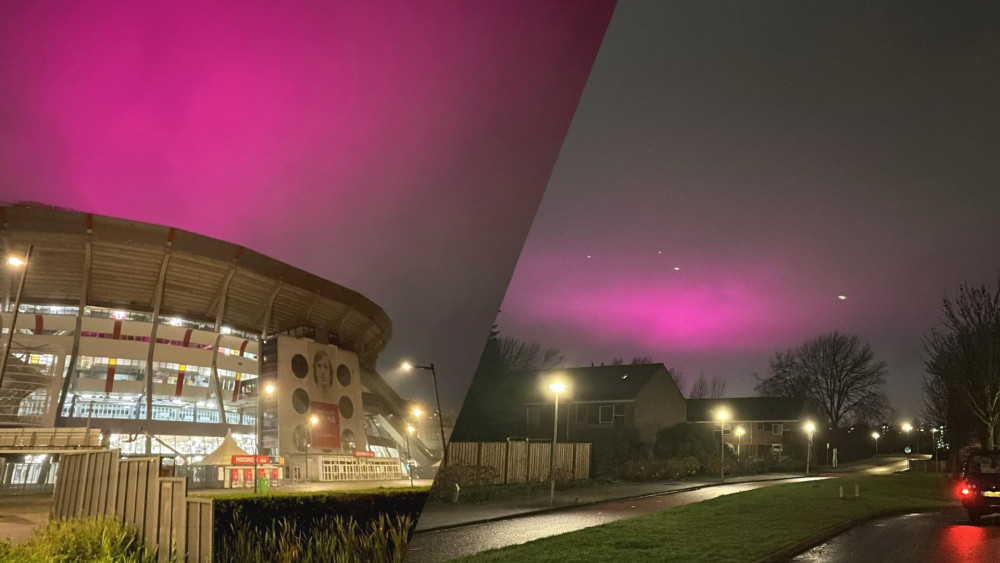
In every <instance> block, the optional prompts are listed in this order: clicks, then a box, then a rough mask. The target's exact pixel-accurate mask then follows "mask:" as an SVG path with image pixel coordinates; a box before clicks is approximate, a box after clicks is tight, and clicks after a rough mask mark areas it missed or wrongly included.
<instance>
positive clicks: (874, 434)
mask: <svg viewBox="0 0 1000 563" xmlns="http://www.w3.org/2000/svg"><path fill="white" fill-rule="evenodd" d="M881 437H882V435H881V434H879V433H878V432H872V438H875V457H876V458H877V457H878V439H879V438H881ZM876 463H878V460H876Z"/></svg>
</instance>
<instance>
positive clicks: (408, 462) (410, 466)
mask: <svg viewBox="0 0 1000 563" xmlns="http://www.w3.org/2000/svg"><path fill="white" fill-rule="evenodd" d="M414 430H416V429H415V428H413V425H412V424H407V425H406V473H407V474H408V475H409V476H410V486H411V487H412V486H413V456H412V455H411V454H410V434H413V431H414Z"/></svg>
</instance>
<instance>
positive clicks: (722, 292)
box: [499, 2, 1000, 418]
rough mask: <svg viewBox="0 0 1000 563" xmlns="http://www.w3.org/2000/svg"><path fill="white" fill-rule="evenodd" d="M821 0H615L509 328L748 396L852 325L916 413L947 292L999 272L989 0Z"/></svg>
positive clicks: (996, 79)
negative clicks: (781, 361)
mask: <svg viewBox="0 0 1000 563" xmlns="http://www.w3.org/2000/svg"><path fill="white" fill-rule="evenodd" d="M820 4H821V3H801V4H800V3H788V2H786V3H768V4H762V3H758V2H754V3H743V2H725V3H719V2H623V3H622V4H620V5H619V6H618V8H617V10H616V12H615V15H614V17H613V19H612V22H611V25H610V27H609V29H608V33H607V36H606V38H605V41H604V44H603V45H602V47H601V51H600V53H599V55H598V58H597V61H596V62H595V64H594V69H593V71H592V73H591V76H590V78H589V81H588V83H587V87H586V89H585V90H584V94H583V98H582V99H581V102H580V107H579V109H578V111H577V113H576V115H575V117H574V120H573V123H572V126H571V128H570V131H569V133H568V136H567V139H566V142H565V144H564V146H563V149H562V152H561V153H560V155H559V159H558V161H557V164H556V168H555V170H554V172H553V177H552V179H551V181H550V183H549V186H548V188H547V190H546V192H545V196H544V198H543V201H542V204H541V207H540V209H539V212H538V214H537V216H536V220H535V222H534V224H533V226H532V228H531V231H530V234H529V236H528V241H527V243H526V246H525V248H524V250H523V252H522V254H521V258H520V261H519V262H518V265H517V269H516V270H515V273H514V278H513V280H512V282H511V285H510V287H509V289H508V292H507V294H506V297H505V299H504V304H503V311H502V313H501V314H500V317H499V327H500V330H501V333H502V334H504V335H507V336H515V337H521V338H526V339H530V340H536V341H538V342H540V343H541V344H543V345H545V346H553V347H557V348H560V349H561V350H562V351H563V352H564V353H565V354H566V356H567V358H568V360H569V362H568V363H569V364H571V365H589V364H590V362H597V363H600V362H602V361H604V362H610V361H611V359H612V358H613V357H615V356H620V357H624V358H625V359H626V360H628V359H630V358H631V357H632V356H633V355H648V356H652V357H653V358H654V359H655V360H656V361H662V362H664V363H665V364H666V365H667V366H668V367H676V368H678V369H680V370H681V371H682V372H683V373H684V374H685V375H686V377H687V380H688V382H689V384H690V382H691V381H693V380H694V379H695V378H697V376H698V375H699V374H701V373H704V374H705V376H706V377H713V376H717V377H722V378H725V379H726V380H727V381H728V385H729V388H728V395H729V396H740V395H751V394H754V391H753V388H754V385H755V380H754V378H753V377H752V375H751V374H752V373H753V372H758V373H760V374H762V375H763V374H765V373H766V372H767V368H768V359H769V357H770V356H771V355H772V354H773V353H774V352H775V351H776V350H783V349H786V348H788V347H792V346H796V345H798V344H800V343H802V342H804V341H805V340H807V339H810V338H812V337H814V336H817V335H819V334H821V333H824V332H828V331H833V330H840V331H848V332H853V333H857V334H859V335H860V336H861V337H862V338H863V339H866V340H868V341H869V342H870V343H871V344H872V346H873V348H874V351H875V353H876V355H877V357H879V358H881V359H884V360H885V361H886V362H887V363H888V368H889V371H890V375H889V379H888V393H889V396H890V399H891V401H892V403H893V405H894V406H895V407H896V409H897V412H898V415H899V416H900V417H901V418H902V417H909V416H916V415H919V414H920V409H921V404H920V390H919V388H920V381H921V376H922V374H923V364H922V360H921V354H922V344H921V336H922V335H923V334H924V333H926V332H927V331H928V330H929V329H930V328H931V327H932V326H934V325H935V324H936V323H937V318H938V312H939V310H940V306H941V300H942V298H943V297H944V296H945V295H946V293H948V292H951V293H952V294H954V291H955V290H956V288H957V286H958V284H959V283H961V282H962V281H969V282H973V283H989V284H995V283H996V281H997V276H998V274H1000V263H998V258H1000V190H998V189H997V188H998V182H1000V13H998V11H997V10H996V9H993V8H990V9H987V8H986V7H985V6H986V3H975V4H971V3H970V6H974V7H965V8H961V7H958V6H956V5H954V4H952V3H948V4H944V3H936V6H935V5H931V4H928V3H914V2H905V3H894V4H890V5H888V7H887V5H885V4H883V3H863V4H861V3H851V4H852V6H853V7H849V6H847V5H844V4H840V3H823V4H822V5H820ZM860 6H863V8H862V7H860ZM677 268H679V269H677ZM841 295H843V296H845V297H846V299H845V300H841V299H840V298H839V296H841Z"/></svg>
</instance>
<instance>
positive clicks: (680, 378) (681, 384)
mask: <svg viewBox="0 0 1000 563" xmlns="http://www.w3.org/2000/svg"><path fill="white" fill-rule="evenodd" d="M667 371H668V372H670V377H671V378H673V380H674V385H676V386H677V389H678V390H679V391H680V392H681V395H685V392H684V388H685V387H687V378H685V377H684V374H683V373H681V370H679V369H673V368H671V369H668V370H667Z"/></svg>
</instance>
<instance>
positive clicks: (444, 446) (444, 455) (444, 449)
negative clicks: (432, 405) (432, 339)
mask: <svg viewBox="0 0 1000 563" xmlns="http://www.w3.org/2000/svg"><path fill="white" fill-rule="evenodd" d="M402 367H403V370H404V371H412V370H415V369H424V370H430V372H431V380H433V381H434V401H435V402H437V411H438V425H439V426H440V427H441V467H444V466H445V465H448V443H447V441H446V440H445V438H444V415H443V414H442V413H441V396H440V395H438V380H437V372H436V371H434V362H431V364H430V365H429V366H415V365H413V364H411V363H410V362H403V366H402Z"/></svg>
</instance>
